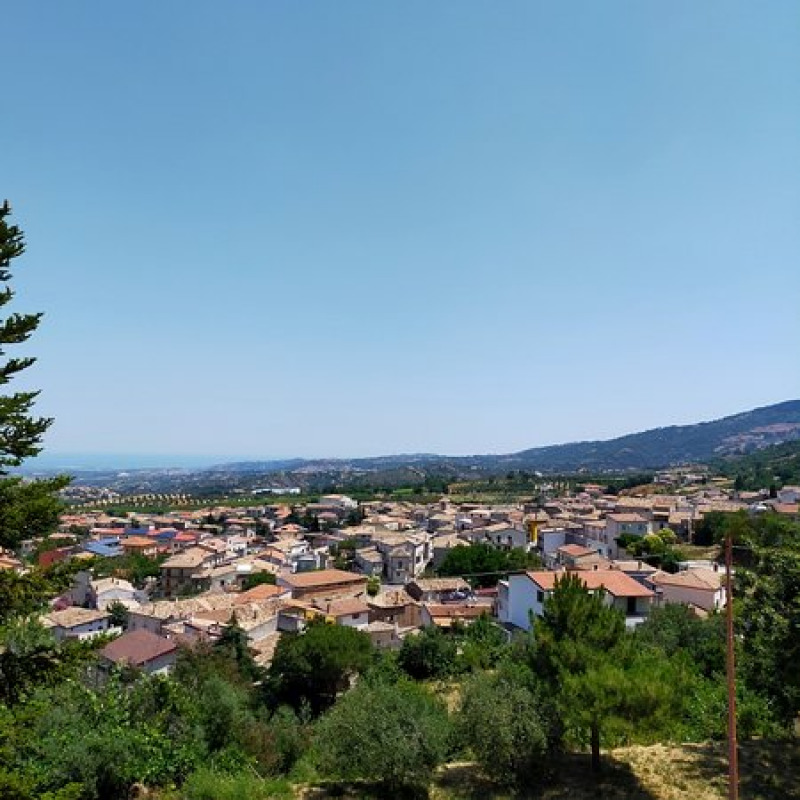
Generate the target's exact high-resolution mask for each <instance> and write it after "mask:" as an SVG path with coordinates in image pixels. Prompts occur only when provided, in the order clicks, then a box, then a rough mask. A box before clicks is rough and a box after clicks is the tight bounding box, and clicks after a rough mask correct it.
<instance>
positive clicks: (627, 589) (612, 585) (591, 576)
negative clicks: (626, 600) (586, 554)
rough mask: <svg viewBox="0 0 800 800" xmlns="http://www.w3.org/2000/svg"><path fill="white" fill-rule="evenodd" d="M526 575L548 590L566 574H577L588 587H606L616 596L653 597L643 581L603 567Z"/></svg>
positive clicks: (538, 572) (541, 571) (594, 588)
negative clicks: (594, 570) (640, 581)
mask: <svg viewBox="0 0 800 800" xmlns="http://www.w3.org/2000/svg"><path fill="white" fill-rule="evenodd" d="M526 575H527V576H528V577H529V578H530V579H531V580H532V581H533V582H534V583H535V584H536V585H537V586H540V587H541V588H542V589H543V590H544V591H547V592H550V591H552V590H553V589H554V588H555V584H556V580H558V579H560V578H563V577H564V576H566V575H576V576H577V577H578V578H580V580H581V583H583V585H584V586H585V587H586V588H587V589H589V590H596V589H605V590H606V591H607V592H608V593H609V594H612V595H614V597H652V595H653V592H651V591H650V589H647V588H645V587H644V586H642V584H641V583H638V582H637V581H635V580H634V579H633V578H631V577H630V576H629V575H626V574H625V573H624V572H617V571H616V570H609V569H603V570H597V571H596V572H588V571H585V570H581V571H578V572H569V571H562V572H549V571H547V570H540V571H537V572H527V573H526Z"/></svg>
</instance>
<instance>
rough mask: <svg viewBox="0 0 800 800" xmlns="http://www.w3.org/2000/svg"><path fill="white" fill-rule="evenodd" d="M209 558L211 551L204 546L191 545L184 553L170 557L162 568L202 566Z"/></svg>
mask: <svg viewBox="0 0 800 800" xmlns="http://www.w3.org/2000/svg"><path fill="white" fill-rule="evenodd" d="M208 559H209V553H208V551H207V550H204V549H203V548H202V547H190V548H188V549H187V550H184V551H183V552H182V553H176V554H175V555H174V556H172V557H171V558H168V559H167V560H166V561H165V562H164V563H163V564H162V565H161V569H193V568H194V567H200V566H202V565H203V563H204V562H205V561H206V560H208Z"/></svg>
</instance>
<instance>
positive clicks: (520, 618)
mask: <svg viewBox="0 0 800 800" xmlns="http://www.w3.org/2000/svg"><path fill="white" fill-rule="evenodd" d="M565 575H575V576H577V577H578V578H580V580H581V582H582V583H583V584H584V586H586V588H587V589H588V590H589V591H590V592H594V591H597V590H599V589H603V590H604V591H605V600H606V603H607V604H608V605H611V606H614V607H615V608H618V609H619V610H620V611H622V612H623V614H624V615H625V623H626V625H628V626H633V625H637V624H638V623H640V622H642V621H643V620H644V618H645V617H646V616H647V614H648V613H649V612H650V606H651V603H652V601H653V598H654V593H653V592H652V591H651V590H650V589H648V588H646V587H645V586H642V584H640V583H638V582H637V581H635V580H634V579H633V578H630V577H629V576H628V575H626V574H625V573H624V572H618V571H616V570H608V569H606V570H578V571H575V572H563V571H562V572H550V571H546V570H540V571H536V572H524V573H521V574H518V575H509V576H508V581H501V582H500V586H499V589H498V616H499V618H500V621H501V622H504V623H508V624H511V625H514V626H515V627H517V628H522V629H523V630H530V628H531V624H532V623H531V619H532V617H539V616H541V615H542V613H543V611H544V604H545V601H546V600H547V598H548V597H549V596H550V595H551V594H552V593H553V589H554V588H555V582H556V580H557V579H559V578H561V577H563V576H565Z"/></svg>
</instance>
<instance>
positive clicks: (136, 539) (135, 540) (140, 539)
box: [120, 536, 156, 547]
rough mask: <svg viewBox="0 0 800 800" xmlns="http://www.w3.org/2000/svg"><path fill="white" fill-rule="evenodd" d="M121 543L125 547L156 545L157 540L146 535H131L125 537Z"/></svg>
mask: <svg viewBox="0 0 800 800" xmlns="http://www.w3.org/2000/svg"><path fill="white" fill-rule="evenodd" d="M120 544H121V545H122V546H123V547H155V546H156V545H155V542H154V541H153V540H152V539H148V538H147V537H146V536H129V537H128V538H127V539H123V540H122V541H121V542H120Z"/></svg>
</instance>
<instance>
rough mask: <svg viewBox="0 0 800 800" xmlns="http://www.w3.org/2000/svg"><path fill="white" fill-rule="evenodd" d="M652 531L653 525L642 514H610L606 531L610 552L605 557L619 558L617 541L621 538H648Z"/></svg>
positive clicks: (606, 542)
mask: <svg viewBox="0 0 800 800" xmlns="http://www.w3.org/2000/svg"><path fill="white" fill-rule="evenodd" d="M652 531H653V523H652V522H651V521H650V520H649V519H647V518H646V517H643V516H642V515H641V514H636V513H634V512H626V513H621V514H609V515H608V516H607V517H606V531H605V544H606V547H607V548H608V552H607V553H603V555H604V556H606V558H619V545H618V544H617V539H618V538H619V537H620V536H646V535H647V534H648V533H652Z"/></svg>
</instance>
